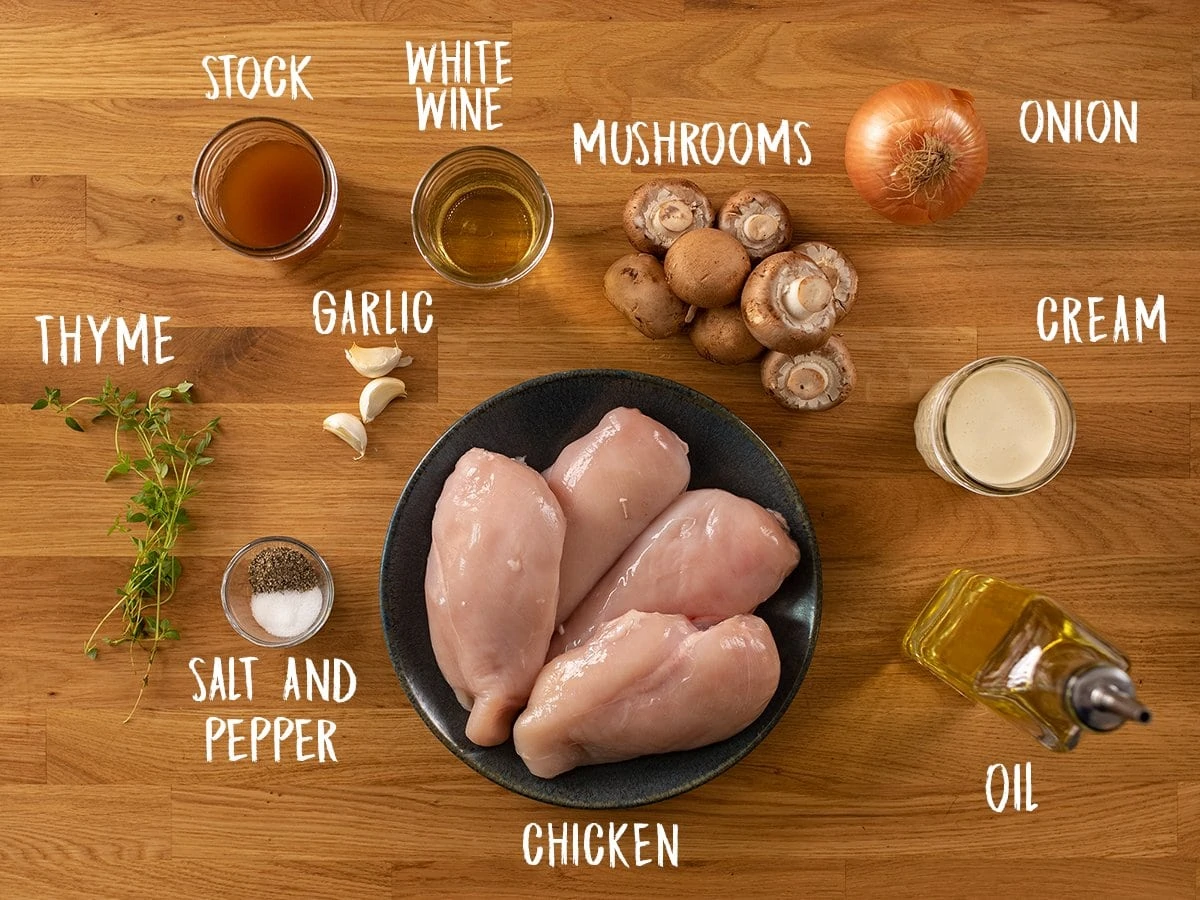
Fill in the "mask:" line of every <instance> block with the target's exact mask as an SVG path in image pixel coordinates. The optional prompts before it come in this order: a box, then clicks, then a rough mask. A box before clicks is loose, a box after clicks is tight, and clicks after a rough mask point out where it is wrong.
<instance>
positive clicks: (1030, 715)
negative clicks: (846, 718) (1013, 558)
mask: <svg viewBox="0 0 1200 900" xmlns="http://www.w3.org/2000/svg"><path fill="white" fill-rule="evenodd" d="M904 650H905V652H906V653H907V654H908V655H909V656H911V657H912V658H913V659H915V660H916V661H917V662H918V663H920V664H921V665H922V666H924V667H925V668H927V669H929V670H930V671H931V672H933V673H934V674H935V675H937V676H938V677H939V678H941V679H942V680H943V681H945V682H946V683H947V684H949V685H951V686H952V687H953V688H955V690H957V691H958V692H959V693H961V694H963V696H965V697H968V698H970V699H972V700H976V701H978V702H980V703H982V704H983V705H984V706H987V707H989V708H990V709H992V710H994V711H995V712H997V713H999V714H1000V715H1002V716H1004V717H1005V718H1006V719H1008V720H1009V721H1011V722H1013V723H1014V724H1017V725H1019V726H1021V727H1023V728H1024V729H1025V730H1027V731H1029V732H1030V733H1031V734H1032V735H1033V736H1034V737H1035V738H1037V739H1038V740H1039V741H1040V742H1041V743H1042V744H1044V745H1045V746H1047V747H1049V748H1050V749H1052V750H1070V749H1072V748H1073V747H1074V746H1075V745H1076V744H1077V743H1078V742H1079V737H1080V735H1081V734H1082V731H1083V729H1084V728H1088V729H1091V730H1095V731H1108V730H1111V729H1112V728H1115V727H1117V726H1118V725H1120V724H1121V723H1123V722H1124V721H1126V720H1128V719H1136V720H1137V721H1141V722H1147V721H1149V718H1150V714H1149V712H1148V711H1146V709H1145V708H1144V707H1142V706H1141V704H1139V703H1137V701H1136V699H1135V698H1134V696H1133V694H1134V692H1133V685H1132V682H1131V681H1130V679H1129V677H1128V675H1127V674H1126V672H1127V671H1128V669H1129V661H1128V660H1127V659H1126V658H1125V657H1124V656H1123V655H1121V653H1120V652H1119V651H1118V650H1117V649H1116V648H1115V647H1113V646H1112V645H1110V644H1109V643H1108V642H1107V641H1105V640H1104V639H1103V638H1101V637H1100V636H1099V635H1097V634H1096V633H1095V632H1094V631H1092V630H1091V629H1090V628H1089V627H1088V626H1086V625H1085V624H1084V623H1082V622H1081V621H1079V620H1078V619H1076V618H1073V617H1071V616H1069V615H1068V614H1067V613H1066V612H1065V611H1064V610H1063V609H1062V608H1061V607H1060V606H1058V604H1056V603H1055V602H1054V601H1053V600H1051V599H1050V598H1048V597H1046V596H1044V595H1043V594H1041V593H1039V592H1037V591H1033V590H1029V589H1027V588H1023V587H1018V586H1017V585H1014V584H1009V583H1008V582H1006V581H1001V580H1000V579H998V578H992V577H990V576H987V575H980V574H977V573H974V572H970V571H967V570H965V569H959V570H956V571H955V572H952V573H951V574H950V576H949V577H948V578H947V579H946V580H945V582H943V583H942V586H941V587H940V588H938V590H937V593H935V594H934V596H933V599H932V600H930V602H929V604H928V605H927V606H926V608H925V610H924V611H923V612H922V613H921V615H920V616H919V617H918V618H917V620H916V622H914V623H913V625H912V627H911V628H910V629H909V630H908V634H907V635H905V638H904Z"/></svg>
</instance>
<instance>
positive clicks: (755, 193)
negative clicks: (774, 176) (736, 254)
mask: <svg viewBox="0 0 1200 900" xmlns="http://www.w3.org/2000/svg"><path fill="white" fill-rule="evenodd" d="M717 227H718V228H720V229H721V230H722V231H724V232H726V233H727V234H731V235H733V236H734V237H735V238H737V239H738V241H739V242H740V243H741V245H742V246H743V247H745V248H746V252H747V253H749V254H750V258H751V259H754V260H758V259H765V258H766V257H768V256H770V255H771V254H772V253H777V252H778V251H780V250H782V249H784V248H785V247H786V246H787V245H788V244H790V243H791V242H792V215H791V213H789V212H788V208H787V205H786V204H785V203H784V202H783V201H782V200H780V199H779V197H778V196H776V195H775V194H773V193H771V192H770V191H766V190H763V189H761V188H742V190H740V191H738V192H737V193H736V194H734V195H733V196H732V197H730V198H729V199H728V200H726V201H725V205H724V206H722V207H721V212H720V213H718V215H717Z"/></svg>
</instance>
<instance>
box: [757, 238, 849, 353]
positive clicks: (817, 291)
mask: <svg viewBox="0 0 1200 900" xmlns="http://www.w3.org/2000/svg"><path fill="white" fill-rule="evenodd" d="M742 317H743V318H744V319H745V320H746V327H747V328H748V329H750V333H751V334H752V335H754V337H755V338H756V339H757V340H758V342H759V343H760V344H762V345H763V346H764V347H766V348H767V349H768V350H778V351H779V352H780V353H788V354H793V355H794V354H797V353H803V352H805V351H806V350H812V349H813V348H815V347H819V346H820V345H821V344H823V343H825V340H826V338H828V337H829V334H830V332H831V331H832V330H833V323H834V322H836V321H837V308H836V306H835V305H834V302H833V288H832V286H831V285H830V284H829V279H827V278H826V277H825V273H824V272H822V271H821V268H820V266H818V265H817V264H816V263H815V262H813V261H812V260H811V259H809V258H808V257H807V256H805V255H804V254H803V253H798V252H796V251H794V250H785V251H784V252H782V253H775V254H773V255H771V256H768V257H767V258H766V259H764V260H763V261H762V262H760V263H759V264H758V265H757V266H755V267H754V271H752V272H751V273H750V277H749V278H748V279H747V280H746V285H745V287H743V288H742Z"/></svg>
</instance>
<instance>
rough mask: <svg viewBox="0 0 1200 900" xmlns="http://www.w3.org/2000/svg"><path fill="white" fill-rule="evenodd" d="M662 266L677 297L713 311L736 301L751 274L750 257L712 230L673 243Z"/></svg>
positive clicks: (698, 231) (731, 240) (729, 237)
mask: <svg viewBox="0 0 1200 900" xmlns="http://www.w3.org/2000/svg"><path fill="white" fill-rule="evenodd" d="M663 266H664V268H665V269H666V272H667V284H668V285H669V286H670V288H671V291H672V292H673V293H674V294H675V296H676V297H678V298H679V299H680V300H682V301H683V302H684V303H690V304H692V305H693V306H699V307H701V308H703V309H712V308H714V307H717V306H728V305H729V304H730V303H733V302H734V301H735V300H737V298H738V295H739V294H741V292H742V285H743V284H745V283H746V276H748V275H749V274H750V257H749V256H748V255H747V254H746V248H745V247H743V246H742V245H741V244H739V243H738V241H737V238H734V237H731V236H730V235H728V234H726V233H725V232H723V231H717V229H715V228H701V229H699V230H697V231H689V232H688V233H687V234H685V235H683V236H681V237H680V238H679V240H677V241H676V242H675V243H674V244H672V245H671V249H670V250H668V251H667V258H666V259H665V260H663Z"/></svg>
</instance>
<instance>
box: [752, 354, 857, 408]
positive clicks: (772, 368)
mask: <svg viewBox="0 0 1200 900" xmlns="http://www.w3.org/2000/svg"><path fill="white" fill-rule="evenodd" d="M857 377H858V376H857V373H856V372H855V371H854V362H853V361H852V360H851V359H850V351H849V349H848V348H847V347H846V345H845V343H844V342H843V341H842V339H841V338H839V337H831V338H830V339H829V340H828V341H826V342H825V343H824V344H822V345H821V346H820V347H818V348H817V349H815V350H811V351H809V352H808V353H801V354H797V355H795V356H789V355H788V354H786V353H777V352H775V351H771V352H770V353H768V354H767V355H766V356H765V357H763V361H762V383H763V387H765V388H766V389H767V393H768V394H770V395H771V396H772V397H774V398H775V399H776V400H777V401H778V402H779V404H780V405H781V406H784V407H786V408H788V409H795V410H818V409H832V408H833V407H835V406H837V405H838V404H839V403H841V402H842V401H844V400H845V399H846V398H847V397H849V396H850V392H851V391H853V390H854V383H855V380H856V379H857Z"/></svg>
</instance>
